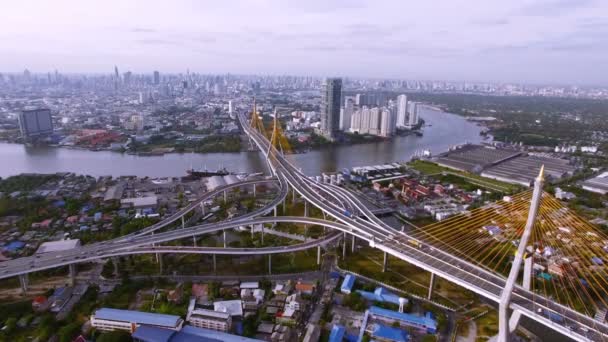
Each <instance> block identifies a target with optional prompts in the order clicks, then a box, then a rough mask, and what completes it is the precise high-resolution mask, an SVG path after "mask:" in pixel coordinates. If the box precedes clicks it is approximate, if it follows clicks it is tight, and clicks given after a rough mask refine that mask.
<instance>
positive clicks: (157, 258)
mask: <svg viewBox="0 0 608 342" xmlns="http://www.w3.org/2000/svg"><path fill="white" fill-rule="evenodd" d="M152 246H154V245H152ZM159 262H160V254H158V253H156V263H157V264H158V263H159Z"/></svg>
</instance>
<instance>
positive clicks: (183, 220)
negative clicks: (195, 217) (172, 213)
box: [182, 215, 186, 229]
mask: <svg viewBox="0 0 608 342" xmlns="http://www.w3.org/2000/svg"><path fill="white" fill-rule="evenodd" d="M183 228H186V217H185V216H184V215H182V229H183Z"/></svg>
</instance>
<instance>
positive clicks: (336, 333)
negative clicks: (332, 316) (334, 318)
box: [329, 324, 346, 342]
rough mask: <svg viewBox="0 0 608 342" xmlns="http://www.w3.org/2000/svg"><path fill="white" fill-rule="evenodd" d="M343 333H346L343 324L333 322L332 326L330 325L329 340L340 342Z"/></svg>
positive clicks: (330, 341)
mask: <svg viewBox="0 0 608 342" xmlns="http://www.w3.org/2000/svg"><path fill="white" fill-rule="evenodd" d="M344 333H346V329H344V327H343V326H341V325H335V324H334V326H333V327H331V333H330V334H329V342H342V340H343V339H344Z"/></svg>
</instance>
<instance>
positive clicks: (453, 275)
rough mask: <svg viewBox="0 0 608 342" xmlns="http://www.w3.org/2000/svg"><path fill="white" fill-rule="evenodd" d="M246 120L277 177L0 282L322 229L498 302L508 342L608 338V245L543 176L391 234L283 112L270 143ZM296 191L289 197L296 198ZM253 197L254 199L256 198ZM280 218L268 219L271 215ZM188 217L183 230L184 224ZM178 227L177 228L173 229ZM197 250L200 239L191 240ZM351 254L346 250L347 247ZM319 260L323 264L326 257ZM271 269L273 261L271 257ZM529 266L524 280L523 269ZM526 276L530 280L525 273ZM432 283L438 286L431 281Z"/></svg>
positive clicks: (5, 270)
mask: <svg viewBox="0 0 608 342" xmlns="http://www.w3.org/2000/svg"><path fill="white" fill-rule="evenodd" d="M251 114H252V115H251V119H250V120H248V119H247V117H246V116H245V114H244V113H241V114H240V115H239V117H238V118H239V121H240V123H241V126H242V127H243V129H244V131H245V132H246V134H247V135H248V136H249V138H250V140H251V142H252V144H253V145H254V146H257V148H258V149H259V150H260V151H261V152H262V154H263V155H264V157H265V159H266V161H267V163H268V166H269V168H270V170H271V173H272V175H273V177H272V178H268V179H264V180H251V181H244V182H241V183H236V184H232V185H230V186H226V187H222V188H219V189H216V190H214V191H212V192H210V193H208V194H206V195H205V196H203V197H201V198H200V199H198V200H197V201H195V202H194V203H192V204H191V205H189V206H187V207H185V208H184V209H182V210H180V211H178V212H177V213H176V214H174V215H171V216H170V217H168V218H166V219H165V220H163V221H161V222H159V223H157V224H155V225H153V226H151V227H148V228H146V229H144V230H142V231H139V232H137V233H134V234H131V235H128V236H123V237H120V238H117V239H114V240H108V241H104V242H101V243H96V244H90V245H85V246H82V247H80V248H78V249H74V250H71V251H67V252H54V253H46V254H43V255H37V256H32V257H27V258H19V259H15V260H11V261H8V262H3V263H0V279H2V278H7V277H14V276H19V277H20V280H21V283H22V286H23V288H24V289H26V288H27V274H28V273H30V272H36V271H41V270H45V269H49V268H53V267H58V266H65V265H69V266H70V272H71V273H72V274H73V266H74V265H75V264H77V263H81V262H88V261H91V260H95V259H102V258H108V257H114V256H118V255H128V254H138V253H210V254H214V255H215V254H233V255H240V254H269V255H270V254H272V253H281V252H289V251H294V250H301V249H305V248H312V247H317V250H318V251H319V253H320V246H321V245H323V244H326V243H329V242H333V241H335V239H337V237H336V236H337V235H336V234H332V233H330V234H328V235H326V236H324V237H322V238H320V239H317V240H316V241H308V242H305V243H303V244H298V245H292V246H282V247H276V248H272V249H270V250H269V249H263V248H262V249H258V250H253V249H230V248H226V246H224V248H221V249H220V248H205V247H196V246H192V247H184V246H167V245H161V244H162V243H166V242H169V241H174V240H182V239H185V238H188V237H196V236H199V235H202V234H207V233H210V232H216V231H222V230H223V231H225V230H226V229H231V228H235V227H241V226H252V229H253V226H254V225H259V224H264V223H271V222H295V223H301V224H308V225H321V226H325V227H328V228H330V229H332V230H337V231H341V232H342V233H343V234H344V236H346V234H348V235H351V236H352V238H353V239H355V238H356V239H360V240H362V241H366V242H367V243H369V245H370V246H371V247H374V248H378V249H379V250H381V251H383V252H384V253H385V260H388V256H389V255H390V256H393V257H396V258H399V259H401V260H404V261H406V262H409V263H411V264H413V265H416V266H418V267H420V268H422V269H424V270H426V271H429V272H431V274H432V275H433V277H434V276H439V277H442V278H445V279H446V280H448V281H450V282H453V283H455V284H457V285H459V286H462V287H464V288H466V289H469V290H471V291H473V292H475V293H477V294H479V295H481V296H483V297H486V298H488V299H490V300H492V301H495V302H496V303H498V304H499V308H500V310H499V316H500V318H501V319H500V335H499V339H500V340H501V341H507V340H509V334H510V333H511V332H512V331H513V330H514V329H515V328H516V327H517V324H518V321H519V317H520V316H521V315H525V316H527V317H529V318H531V319H533V320H535V321H537V322H540V323H541V324H544V325H546V326H547V327H549V328H551V329H554V330H556V331H558V332H561V333H563V334H565V335H567V336H569V337H571V338H573V339H575V340H578V341H602V340H608V326H607V325H606V324H605V323H604V322H603V321H598V320H595V319H594V318H593V316H594V313H595V312H596V311H598V310H600V309H601V308H602V307H604V306H605V305H606V304H607V302H608V300H607V299H606V298H605V297H604V296H605V295H606V288H608V279H607V275H606V271H605V267H606V266H605V265H604V263H605V262H607V261H608V260H604V258H602V256H603V255H606V253H608V237H607V236H606V234H604V233H603V232H601V231H598V230H597V229H595V227H593V226H592V225H590V224H589V223H587V222H586V221H584V220H583V219H581V218H580V217H578V216H577V215H576V214H574V213H573V212H571V211H570V210H569V209H568V208H564V207H563V206H562V205H561V203H560V202H559V201H557V200H555V199H554V198H552V197H551V196H550V195H549V194H546V193H544V192H543V191H542V186H543V183H544V180H543V178H542V174H541V175H540V176H539V178H538V180H537V182H536V184H535V188H534V190H533V191H528V192H524V193H521V194H518V195H515V196H512V198H509V199H505V200H503V201H499V202H496V203H492V204H489V205H486V206H484V207H481V208H478V209H475V210H471V211H470V212H468V213H467V214H463V215H458V216H454V217H452V218H449V219H447V220H445V221H441V222H439V223H436V224H432V225H430V226H426V227H422V228H416V229H413V230H411V231H405V232H400V231H396V230H395V229H393V228H391V227H389V226H387V225H386V224H385V223H384V222H382V221H381V220H380V219H378V218H377V217H376V215H374V212H372V211H371V210H370V209H369V208H367V207H366V206H365V205H364V204H363V203H361V202H360V201H359V199H358V198H357V196H356V195H354V194H352V193H351V192H349V191H348V190H346V189H344V188H342V187H338V186H335V185H332V184H325V183H319V182H316V181H315V180H313V179H310V178H309V177H307V176H306V175H304V174H303V173H302V172H301V171H300V170H299V169H298V167H297V166H296V165H294V164H292V163H291V162H290V161H289V160H288V159H287V158H286V157H285V154H284V152H285V151H289V146H287V140H286V139H285V137H284V136H283V134H282V131H281V129H280V124H279V121H278V118H277V115H276V114H275V120H274V127H273V129H272V133H271V134H270V136H269V137H268V136H267V135H266V133H265V130H264V126H263V124H262V122H261V119H260V118H259V115H258V113H257V109H255V106H254V110H253V111H252V113H251ZM262 183H264V184H266V185H268V184H272V185H273V186H275V187H276V188H277V190H278V195H277V196H276V197H275V198H274V199H273V200H271V201H270V202H268V203H266V205H264V206H263V207H261V208H258V209H256V210H254V211H253V212H250V213H247V214H245V215H243V216H240V217H236V218H233V219H231V220H229V221H223V222H217V223H211V224H203V225H196V226H192V227H187V226H186V224H185V221H186V220H185V217H186V215H187V214H189V213H190V212H192V211H194V210H200V211H202V212H203V213H204V211H205V206H204V201H207V200H209V199H210V198H213V197H214V196H222V195H223V197H224V199H226V196H227V191H229V190H231V189H233V188H238V187H253V193H254V194H255V186H256V184H262ZM290 192H291V194H290ZM296 193H297V194H298V195H299V196H300V197H301V198H302V199H303V200H304V204H305V215H306V213H307V212H308V211H309V209H310V206H314V207H316V208H318V209H319V210H321V212H322V213H323V215H324V219H313V218H308V217H281V216H278V213H277V207H278V206H279V205H280V204H281V203H284V202H285V201H286V200H287V198H288V197H290V195H291V197H292V198H294V199H295V197H296ZM254 196H255V195H254ZM270 213H274V216H271V217H268V216H265V215H267V214H270ZM180 219H181V227H179V221H180ZM176 223H177V225H178V227H174V226H175V224H176ZM193 242H194V244H196V239H193ZM343 248H345V243H343ZM318 259H319V257H318ZM269 261H270V258H269ZM522 264H523V266H524V267H523V272H520V271H519V269H520V266H521V265H522ZM522 273H523V274H522ZM433 277H431V279H433Z"/></svg>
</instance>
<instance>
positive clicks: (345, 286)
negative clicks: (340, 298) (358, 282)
mask: <svg viewBox="0 0 608 342" xmlns="http://www.w3.org/2000/svg"><path fill="white" fill-rule="evenodd" d="M353 285H355V276H354V275H352V274H347V275H346V276H345V277H344V281H343V282H342V286H341V287H340V289H341V290H342V291H351V290H352V289H353Z"/></svg>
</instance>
